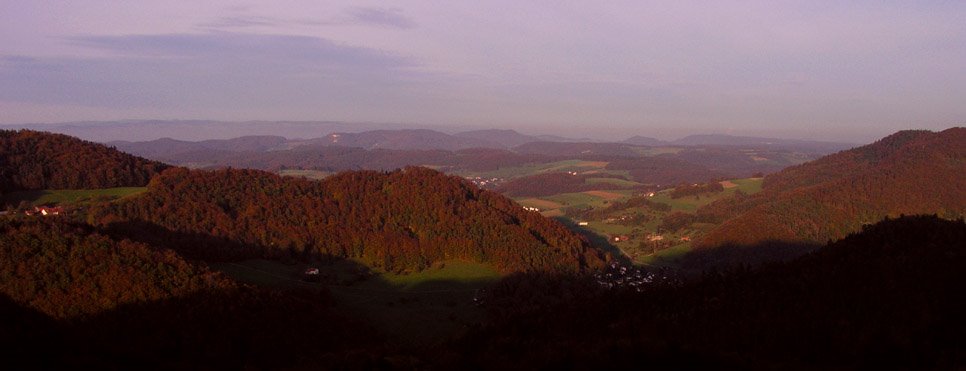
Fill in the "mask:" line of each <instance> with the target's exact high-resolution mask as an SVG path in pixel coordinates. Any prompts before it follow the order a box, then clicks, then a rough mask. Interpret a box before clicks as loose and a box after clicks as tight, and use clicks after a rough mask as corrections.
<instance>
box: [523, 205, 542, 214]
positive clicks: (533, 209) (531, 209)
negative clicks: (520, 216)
mask: <svg viewBox="0 0 966 371" xmlns="http://www.w3.org/2000/svg"><path fill="white" fill-rule="evenodd" d="M523 209H524V210H526V211H533V212H535V213H539V212H540V209H539V208H536V207H531V206H524V207H523Z"/></svg>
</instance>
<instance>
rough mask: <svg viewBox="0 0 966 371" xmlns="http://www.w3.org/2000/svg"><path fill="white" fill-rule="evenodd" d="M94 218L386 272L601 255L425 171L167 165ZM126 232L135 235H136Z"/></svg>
mask: <svg viewBox="0 0 966 371" xmlns="http://www.w3.org/2000/svg"><path fill="white" fill-rule="evenodd" d="M94 219H95V220H97V221H98V223H100V224H106V225H114V226H118V228H123V226H125V225H127V226H131V225H135V226H136V227H137V228H140V229H144V228H147V229H151V228H161V229H164V230H165V231H167V232H166V233H167V234H168V235H176V236H179V237H176V238H181V242H180V243H178V244H177V245H179V246H182V248H183V249H184V250H183V251H184V252H185V253H187V254H190V255H193V256H201V257H205V258H209V259H228V258H237V257H254V256H263V257H273V258H295V259H301V260H305V259H315V258H326V257H339V258H343V257H348V258H360V259H362V260H363V261H365V262H366V263H367V264H369V265H371V266H376V267H381V268H384V269H386V270H391V271H412V270H420V269H423V268H426V267H428V266H430V265H431V264H432V263H433V262H438V261H443V260H447V259H464V260H470V261H477V262H484V263H492V264H494V265H495V266H496V267H498V268H500V269H502V270H504V271H530V270H554V271H567V272H576V271H580V270H583V269H585V268H587V267H594V266H600V265H601V264H602V259H603V256H602V254H601V252H600V251H598V250H597V249H595V248H593V247H591V246H590V245H589V244H588V242H587V241H586V240H584V239H582V238H581V237H579V236H577V235H576V234H574V233H572V232H570V231H569V230H567V229H566V227H564V226H563V225H561V224H559V223H557V222H556V221H552V220H549V219H547V218H544V217H543V216H541V215H540V214H538V213H534V212H528V211H526V210H524V209H523V208H521V207H520V206H518V205H516V204H515V203H513V202H512V201H511V200H509V199H507V198H505V197H503V196H501V195H499V194H496V193H492V192H488V191H483V190H480V189H478V188H476V187H475V186H473V185H471V184H469V183H468V182H466V181H464V180H462V179H460V178H458V177H454V176H447V175H444V174H442V173H439V172H437V171H434V170H429V169H425V168H406V169H403V170H397V171H393V172H374V171H358V172H345V173H340V174H337V175H335V176H332V177H329V178H326V179H325V180H322V181H309V180H303V179H295V178H288V177H280V176H277V175H274V174H270V173H266V172H262V171H255V170H231V169H227V170H219V171H191V170H187V169H171V170H168V171H166V172H164V173H163V174H161V176H159V177H156V178H155V179H154V180H152V182H151V184H150V185H149V186H148V191H147V192H146V193H145V194H143V195H141V196H140V197H137V198H134V199H130V200H126V201H122V202H119V203H116V204H114V205H113V206H110V207H109V208H107V209H102V210H100V211H95V217H94ZM135 233H136V232H135Z"/></svg>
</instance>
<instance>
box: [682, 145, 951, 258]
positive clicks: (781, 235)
mask: <svg viewBox="0 0 966 371" xmlns="http://www.w3.org/2000/svg"><path fill="white" fill-rule="evenodd" d="M963 174H966V129H964V128H953V129H948V130H945V131H942V132H939V133H933V132H928V131H906V132H899V133H897V134H894V135H892V136H889V137H886V138H884V139H882V140H880V141H878V142H876V143H873V144H870V145H867V146H863V147H859V148H855V149H852V150H848V151H843V152H840V153H837V154H834V155H830V156H827V157H825V158H822V159H819V160H816V161H814V162H810V163H806V164H802V165H799V166H795V167H792V168H789V169H786V170H784V171H782V172H780V173H778V174H774V175H770V176H768V177H766V178H765V182H764V189H763V191H762V192H760V193H759V194H756V195H754V196H752V197H747V198H746V199H744V200H742V201H741V202H739V203H736V204H733V205H729V206H728V208H730V209H732V210H733V213H732V215H734V217H733V218H731V219H730V220H727V221H725V222H724V223H722V224H720V225H719V226H718V227H717V228H715V229H714V230H713V231H711V232H710V233H709V234H708V235H706V237H705V238H704V239H702V241H700V243H699V246H700V247H704V248H711V247H715V246H721V245H745V246H751V245H756V244H760V243H762V242H765V241H777V242H785V243H806V244H822V243H825V242H826V241H828V240H836V239H839V238H842V237H844V236H845V235H847V234H849V233H851V232H855V231H858V230H859V229H860V228H861V227H862V225H864V224H870V223H874V222H876V221H878V220H881V219H882V218H883V217H886V216H892V217H896V216H899V215H900V214H907V215H911V214H938V215H939V216H940V217H945V218H958V217H961V216H963V215H964V213H966V176H963ZM721 206H722V205H720V204H719V205H713V206H711V207H710V208H714V207H721ZM699 214H701V212H700V211H699ZM720 214H728V213H727V212H722V213H720Z"/></svg>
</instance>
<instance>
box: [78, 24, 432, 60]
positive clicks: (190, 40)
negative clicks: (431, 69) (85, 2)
mask: <svg viewBox="0 0 966 371" xmlns="http://www.w3.org/2000/svg"><path fill="white" fill-rule="evenodd" d="M66 41H67V42H69V43H71V44H73V45H78V46H84V47H88V48H94V49H101V50H105V51H109V52H113V53H119V54H122V55H130V56H141V57H195V58H214V57H220V58H238V59H242V60H251V59H273V60H281V61H290V62H297V61H303V62H311V63H315V64H319V65H326V66H344V67H380V68H398V67H407V66H412V65H413V62H411V61H410V60H409V59H407V58H405V57H401V56H398V55H395V54H392V53H389V52H386V51H382V50H377V49H371V48H364V47H357V46H350V45H344V44H338V43H335V42H333V41H331V40H328V39H324V38H320V37H311V36H296V35H259V34H250V33H234V32H208V33H201V34H161V35H123V36H80V37H71V38H67V39H66Z"/></svg>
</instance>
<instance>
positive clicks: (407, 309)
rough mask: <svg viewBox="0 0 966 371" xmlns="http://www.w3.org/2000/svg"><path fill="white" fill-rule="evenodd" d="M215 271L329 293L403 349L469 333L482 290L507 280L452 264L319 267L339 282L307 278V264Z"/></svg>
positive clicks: (247, 264) (253, 264) (476, 266)
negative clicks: (395, 269) (402, 268)
mask: <svg viewBox="0 0 966 371" xmlns="http://www.w3.org/2000/svg"><path fill="white" fill-rule="evenodd" d="M212 267H213V268H215V269H217V270H220V271H222V272H225V273H226V274H228V275H230V276H232V277H233V278H235V279H236V280H238V281H241V282H245V283H250V284H255V285H259V286H264V287H272V288H277V289H293V288H313V287H314V288H318V289H328V290H329V291H330V292H331V293H332V296H333V298H334V299H335V300H336V303H337V305H338V306H339V307H342V308H344V309H345V310H347V311H351V312H353V313H358V314H361V315H363V316H365V317H367V318H368V319H369V320H370V321H372V323H373V324H375V325H376V327H377V328H378V329H379V330H381V331H383V332H384V333H385V334H386V335H388V337H389V339H390V340H391V341H394V342H398V343H399V345H403V346H430V345H432V344H435V343H437V342H440V341H444V340H446V339H448V338H451V337H452V336H455V335H457V334H459V333H461V332H462V331H464V330H465V329H466V328H467V326H469V325H471V324H474V323H478V322H479V320H480V319H481V318H482V316H483V312H482V310H481V309H480V308H478V307H476V306H475V305H474V304H473V302H472V300H473V297H474V295H475V294H476V291H477V290H478V289H480V288H483V287H486V286H487V285H489V284H491V283H493V282H495V281H496V280H498V279H499V278H500V277H501V276H500V274H499V272H497V271H496V270H495V269H493V268H492V267H491V266H489V265H486V264H480V263H471V262H463V261H447V262H443V263H440V264H437V265H435V266H434V267H432V268H430V269H427V270H424V271H422V272H418V273H412V274H407V275H399V274H392V273H387V272H380V271H371V275H370V276H368V278H366V279H359V277H360V274H359V272H360V271H365V270H367V269H365V268H363V266H362V265H361V264H359V263H356V262H353V261H350V260H344V261H338V262H334V263H331V264H327V265H321V266H316V267H318V268H320V271H321V273H322V274H323V275H327V276H330V277H333V278H334V281H335V282H331V283H328V284H325V283H310V282H305V281H303V280H302V277H303V276H302V272H303V271H304V270H305V268H307V267H308V265H306V264H283V263H281V262H276V261H268V260H248V261H243V262H237V263H217V264H212Z"/></svg>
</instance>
